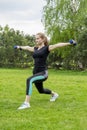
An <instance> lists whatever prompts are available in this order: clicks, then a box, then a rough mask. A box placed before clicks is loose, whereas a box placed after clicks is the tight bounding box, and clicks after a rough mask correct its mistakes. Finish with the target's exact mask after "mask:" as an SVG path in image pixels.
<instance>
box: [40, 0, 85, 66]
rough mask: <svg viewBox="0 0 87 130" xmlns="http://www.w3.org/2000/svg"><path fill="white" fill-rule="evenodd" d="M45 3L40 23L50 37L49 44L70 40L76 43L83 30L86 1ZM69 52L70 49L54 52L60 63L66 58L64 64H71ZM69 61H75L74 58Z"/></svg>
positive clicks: (62, 0) (48, 1)
mask: <svg viewBox="0 0 87 130" xmlns="http://www.w3.org/2000/svg"><path fill="white" fill-rule="evenodd" d="M46 2H47V4H46V5H45V6H44V9H43V18H42V22H43V24H44V26H45V30H46V33H47V34H48V35H49V37H50V41H51V44H52V43H53V44H54V43H57V42H61V41H62V42H66V41H68V39H70V38H72V39H75V40H76V41H78V38H79V34H80V33H81V32H82V30H83V29H84V20H85V17H86V15H85V14H87V1H86V0H46ZM75 50H76V49H74V48H73V52H75ZM71 51H72V48H63V49H60V50H58V51H57V52H55V53H56V57H59V56H60V58H59V59H62V63H63V60H64V59H66V57H68V59H66V63H68V62H72V60H70V57H71V56H70V55H71V54H70V53H71ZM55 53H54V54H55ZM75 54H76V53H74V55H75ZM55 59H57V58H55ZM71 59H73V60H75V59H74V58H71ZM68 60H69V61H68ZM60 62H61V61H60ZM55 63H56V60H55ZM64 63H65V62H64ZM64 63H63V64H64Z"/></svg>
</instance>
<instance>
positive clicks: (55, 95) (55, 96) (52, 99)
mask: <svg viewBox="0 0 87 130" xmlns="http://www.w3.org/2000/svg"><path fill="white" fill-rule="evenodd" d="M58 96H59V95H58V94H57V93H55V94H54V95H52V97H51V99H50V102H54V101H55V100H56V99H57V98H58Z"/></svg>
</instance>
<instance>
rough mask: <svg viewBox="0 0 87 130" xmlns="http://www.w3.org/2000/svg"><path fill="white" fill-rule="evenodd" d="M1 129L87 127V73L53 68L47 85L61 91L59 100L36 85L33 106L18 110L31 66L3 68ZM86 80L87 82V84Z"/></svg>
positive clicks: (80, 129) (75, 129)
mask: <svg viewBox="0 0 87 130" xmlns="http://www.w3.org/2000/svg"><path fill="white" fill-rule="evenodd" d="M0 75H1V76H0V130H86V129H87V72H86V71H83V72H79V71H78V72H75V71H57V70H49V78H48V80H47V81H46V82H44V85H45V86H47V88H49V89H51V90H53V91H56V92H58V93H59V95H60V96H59V99H58V100H56V102H53V103H52V102H50V101H49V99H50V96H49V95H43V94H42V95H40V94H39V93H38V92H37V90H36V88H35V87H34V86H33V94H32V97H31V108H29V109H26V110H17V108H18V107H19V106H20V105H21V103H22V102H23V101H24V98H25V90H26V88H25V81H26V78H27V77H29V76H30V75H31V70H28V69H20V70H19V69H0ZM83 83H84V85H83Z"/></svg>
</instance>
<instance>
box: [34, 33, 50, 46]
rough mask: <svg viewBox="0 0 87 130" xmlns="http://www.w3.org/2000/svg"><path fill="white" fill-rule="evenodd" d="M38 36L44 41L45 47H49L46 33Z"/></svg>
mask: <svg viewBox="0 0 87 130" xmlns="http://www.w3.org/2000/svg"><path fill="white" fill-rule="evenodd" d="M36 35H39V36H40V38H41V39H43V42H44V45H45V46H47V45H48V39H47V37H46V36H45V34H44V33H41V32H40V33H37V34H36Z"/></svg>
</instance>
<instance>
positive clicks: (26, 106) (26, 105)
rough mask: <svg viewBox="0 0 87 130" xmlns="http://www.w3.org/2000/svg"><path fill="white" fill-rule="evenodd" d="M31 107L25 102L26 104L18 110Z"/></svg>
mask: <svg viewBox="0 0 87 130" xmlns="http://www.w3.org/2000/svg"><path fill="white" fill-rule="evenodd" d="M29 107H30V104H29V103H27V102H24V103H23V104H22V105H21V106H20V107H19V108H18V110H22V109H26V108H29Z"/></svg>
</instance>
